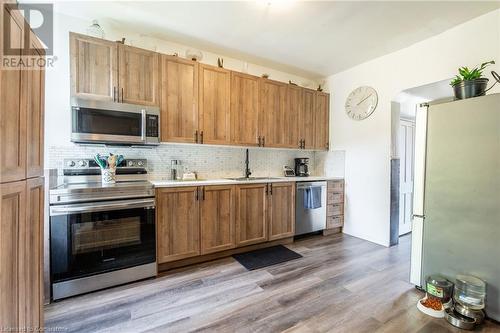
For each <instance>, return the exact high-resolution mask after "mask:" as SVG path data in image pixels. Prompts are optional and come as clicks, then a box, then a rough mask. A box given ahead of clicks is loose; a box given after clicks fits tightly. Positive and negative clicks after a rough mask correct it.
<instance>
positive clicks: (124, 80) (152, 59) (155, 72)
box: [118, 44, 160, 106]
mask: <svg viewBox="0 0 500 333" xmlns="http://www.w3.org/2000/svg"><path fill="white" fill-rule="evenodd" d="M118 75H119V84H118V86H119V95H120V102H123V103H132V104H140V105H152V106H158V105H160V98H159V94H160V55H159V54H158V53H156V52H152V51H148V50H143V49H139V48H136V47H132V46H127V45H122V44H119V45H118Z"/></svg>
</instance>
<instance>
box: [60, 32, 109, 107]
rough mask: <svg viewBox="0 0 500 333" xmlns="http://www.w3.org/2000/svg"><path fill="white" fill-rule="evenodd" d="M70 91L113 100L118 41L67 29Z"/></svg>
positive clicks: (74, 93)
mask: <svg viewBox="0 0 500 333" xmlns="http://www.w3.org/2000/svg"><path fill="white" fill-rule="evenodd" d="M69 39H70V57H71V95H73V96H78V97H83V98H91V99H99V100H109V101H113V100H114V99H115V96H116V89H117V88H118V76H117V59H118V57H117V43H114V42H110V41H107V40H104V39H100V38H94V37H89V36H85V35H80V34H75V33H72V32H70V34H69Z"/></svg>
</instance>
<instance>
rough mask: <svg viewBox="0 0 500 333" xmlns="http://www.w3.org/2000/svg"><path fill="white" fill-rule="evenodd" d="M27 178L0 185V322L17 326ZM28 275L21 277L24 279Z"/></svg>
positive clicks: (4, 325)
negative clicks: (20, 256)
mask: <svg viewBox="0 0 500 333" xmlns="http://www.w3.org/2000/svg"><path fill="white" fill-rule="evenodd" d="M25 205H26V181H20V182H14V183H8V184H2V185H0V214H1V215H0V217H1V219H0V272H2V273H1V274H0V325H1V326H2V327H17V326H18V323H19V322H18V310H19V309H18V306H19V302H18V290H19V289H18V288H19V279H18V246H19V227H20V226H21V225H22V224H24V221H25V219H26V212H25V209H26V206H25ZM24 278H25V277H21V280H22V279H24Z"/></svg>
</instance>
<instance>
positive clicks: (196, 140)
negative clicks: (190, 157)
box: [194, 130, 198, 143]
mask: <svg viewBox="0 0 500 333" xmlns="http://www.w3.org/2000/svg"><path fill="white" fill-rule="evenodd" d="M194 142H195V143H198V130H196V131H194Z"/></svg>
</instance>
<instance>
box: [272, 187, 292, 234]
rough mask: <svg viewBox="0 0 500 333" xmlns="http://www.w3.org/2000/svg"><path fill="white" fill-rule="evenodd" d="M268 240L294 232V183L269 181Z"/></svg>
mask: <svg viewBox="0 0 500 333" xmlns="http://www.w3.org/2000/svg"><path fill="white" fill-rule="evenodd" d="M268 198H269V199H268V200H269V204H268V219H267V220H268V224H269V240H270V241H271V240H275V239H280V238H285V237H292V236H293V235H294V233H295V183H293V182H288V183H271V184H269V195H268Z"/></svg>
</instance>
